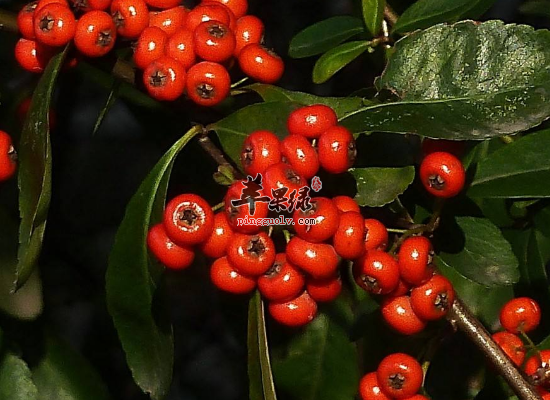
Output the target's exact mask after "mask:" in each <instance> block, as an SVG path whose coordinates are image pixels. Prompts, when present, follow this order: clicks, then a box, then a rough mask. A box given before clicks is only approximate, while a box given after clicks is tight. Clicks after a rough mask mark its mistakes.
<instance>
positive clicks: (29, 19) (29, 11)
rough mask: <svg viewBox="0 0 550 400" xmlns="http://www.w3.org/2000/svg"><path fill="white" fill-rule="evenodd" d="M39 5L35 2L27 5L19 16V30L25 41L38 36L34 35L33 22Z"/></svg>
mask: <svg viewBox="0 0 550 400" xmlns="http://www.w3.org/2000/svg"><path fill="white" fill-rule="evenodd" d="M37 5H38V2H36V1H33V2H32V3H29V4H27V5H25V6H24V7H23V8H22V9H21V11H19V14H17V28H18V29H19V33H21V36H23V37H24V38H25V39H34V38H36V35H35V34H34V23H33V20H34V12H35V10H36V6H37Z"/></svg>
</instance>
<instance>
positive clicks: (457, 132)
mask: <svg viewBox="0 0 550 400" xmlns="http://www.w3.org/2000/svg"><path fill="white" fill-rule="evenodd" d="M549 68H550V32H548V31H547V30H538V31H535V30H534V29H533V28H532V27H530V26H525V25H515V24H510V25H505V24H504V23H503V22H500V21H488V22H484V23H481V24H478V23H474V22H472V21H466V22H459V23H457V24H455V25H451V26H449V25H437V26H434V27H432V28H430V29H427V30H425V31H419V32H415V33H413V34H411V35H409V36H407V37H405V38H403V39H402V40H400V41H399V42H397V43H396V44H395V51H394V53H393V55H392V57H391V59H390V62H389V64H388V67H387V69H386V71H385V72H384V74H383V75H382V77H381V79H380V80H379V82H378V86H379V87H380V88H381V89H389V90H391V91H393V92H394V93H395V94H397V95H398V96H399V97H400V101H398V102H395V103H386V104H381V105H376V106H370V107H365V108H363V109H361V110H358V111H355V112H353V113H351V114H349V115H347V116H346V117H344V118H343V119H342V121H341V122H342V124H343V125H345V126H347V127H348V128H350V129H351V130H352V131H353V132H356V133H359V132H370V131H382V132H393V133H402V134H404V133H415V134H419V135H423V136H428V137H432V138H441V139H454V140H470V139H471V140H480V139H485V138H490V137H496V136H502V135H508V134H514V133H517V132H521V131H524V130H527V129H530V128H532V127H534V126H537V125H539V124H540V123H541V122H543V121H544V120H546V119H547V118H548V117H549V116H550V101H549V97H550V77H549V75H548V73H547V70H548V69H549Z"/></svg>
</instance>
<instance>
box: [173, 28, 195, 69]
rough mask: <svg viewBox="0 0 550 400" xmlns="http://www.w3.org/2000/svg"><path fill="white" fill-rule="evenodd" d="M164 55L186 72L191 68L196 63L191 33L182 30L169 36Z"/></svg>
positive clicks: (185, 29) (184, 29)
mask: <svg viewBox="0 0 550 400" xmlns="http://www.w3.org/2000/svg"><path fill="white" fill-rule="evenodd" d="M166 55H167V56H168V57H172V58H173V59H175V60H176V61H179V62H180V64H181V65H182V66H183V68H185V69H186V70H188V69H189V68H191V67H192V66H193V64H195V61H196V56H195V48H194V46H193V32H191V31H190V30H188V29H187V28H182V29H179V30H178V31H176V33H174V34H173V35H172V36H170V38H169V39H168V43H167V44H166Z"/></svg>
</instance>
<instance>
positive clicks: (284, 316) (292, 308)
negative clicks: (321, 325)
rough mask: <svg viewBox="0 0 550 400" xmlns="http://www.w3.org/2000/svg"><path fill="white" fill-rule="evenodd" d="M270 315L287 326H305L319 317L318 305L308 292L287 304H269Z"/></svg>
mask: <svg viewBox="0 0 550 400" xmlns="http://www.w3.org/2000/svg"><path fill="white" fill-rule="evenodd" d="M268 309H269V314H271V316H272V317H273V319H274V320H275V321H277V322H278V323H280V324H282V325H286V326H293V327H298V326H303V325H306V324H308V323H310V322H311V321H313V319H314V318H315V316H316V315H317V303H316V302H315V300H313V299H312V298H311V296H310V295H309V294H308V293H307V292H303V293H302V294H301V295H299V296H298V297H296V298H295V299H292V300H288V301H285V302H272V303H269V308H268Z"/></svg>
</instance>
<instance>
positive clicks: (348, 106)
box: [246, 83, 370, 118]
mask: <svg viewBox="0 0 550 400" xmlns="http://www.w3.org/2000/svg"><path fill="white" fill-rule="evenodd" d="M246 89H249V90H253V91H255V92H256V93H258V94H259V95H260V96H261V97H262V99H263V100H264V101H266V102H271V101H292V102H295V103H299V104H302V105H305V106H307V105H312V104H324V105H326V106H329V107H331V108H332V109H333V110H334V112H335V113H336V114H337V115H338V117H339V118H340V117H343V116H344V115H346V114H348V113H350V112H352V111H355V110H357V109H359V108H361V107H362V106H364V105H365V103H370V102H369V100H366V99H362V98H360V97H321V96H315V95H313V94H309V93H303V92H294V91H291V90H286V89H283V88H280V87H279V86H273V85H265V84H263V83H254V84H253V85H250V86H247V87H246Z"/></svg>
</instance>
